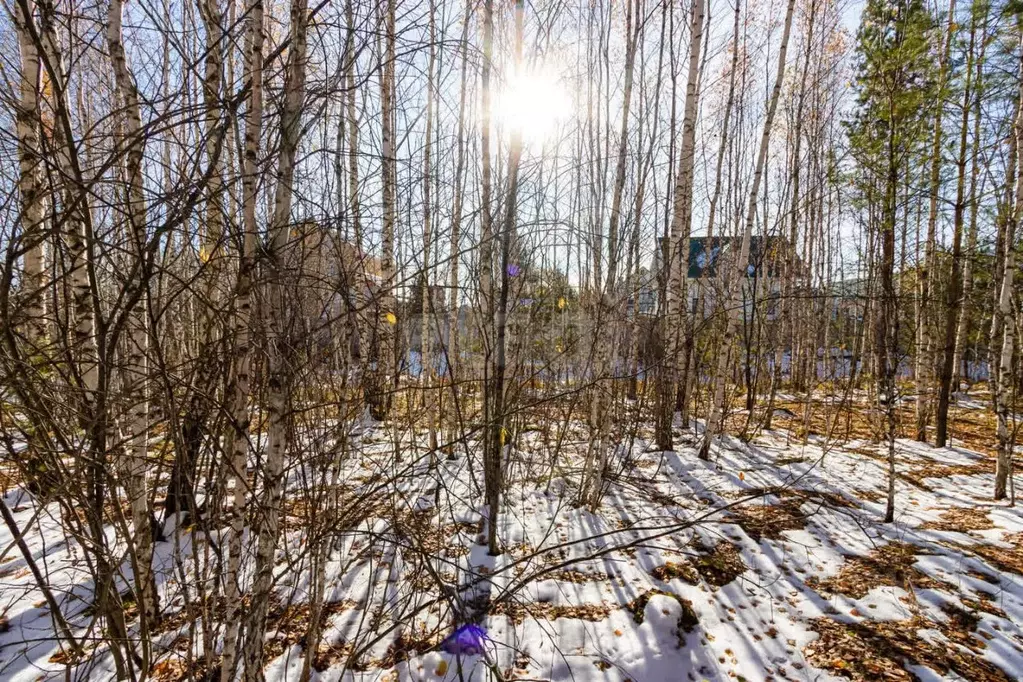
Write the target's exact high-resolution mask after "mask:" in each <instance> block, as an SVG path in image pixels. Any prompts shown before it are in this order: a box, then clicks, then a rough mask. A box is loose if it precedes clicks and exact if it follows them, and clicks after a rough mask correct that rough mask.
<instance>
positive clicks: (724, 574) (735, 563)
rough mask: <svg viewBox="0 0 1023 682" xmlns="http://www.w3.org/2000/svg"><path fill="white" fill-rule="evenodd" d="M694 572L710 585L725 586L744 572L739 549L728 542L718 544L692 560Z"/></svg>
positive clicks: (744, 568)
mask: <svg viewBox="0 0 1023 682" xmlns="http://www.w3.org/2000/svg"><path fill="white" fill-rule="evenodd" d="M693 566H694V568H696V572H697V573H699V574H700V575H701V576H703V579H704V580H706V581H707V582H708V583H710V584H711V585H716V586H718V587H720V586H722V585H727V584H728V583H730V582H732V581H733V580H735V579H736V578H738V577H739V576H740V575H742V574H743V573H745V572H746V563H745V562H744V561H743V560H742V556H741V555H740V554H739V548H738V547H736V546H735V545H733V544H732V543H730V542H719V543H718V544H716V545H714V547H713V548H711V549H709V550H708V551H706V552H704V553H702V554H700V555H699V556H698V557H696V558H695V559H693Z"/></svg>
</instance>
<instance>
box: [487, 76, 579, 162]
mask: <svg viewBox="0 0 1023 682" xmlns="http://www.w3.org/2000/svg"><path fill="white" fill-rule="evenodd" d="M571 114H572V99H571V97H569V95H568V92H567V90H566V89H565V87H564V84H563V83H562V82H561V80H560V79H559V78H558V77H557V76H556V75H555V74H554V73H552V72H551V71H549V70H547V69H528V70H525V71H523V72H521V73H519V74H517V75H515V76H513V77H512V78H511V79H510V80H509V81H508V82H506V83H505V84H504V86H503V87H502V88H501V89H500V90H499V91H498V93H497V96H496V97H495V98H494V120H495V122H496V123H497V125H498V127H499V128H500V129H501V130H502V132H503V133H504V134H505V135H511V134H512V133H513V132H515V131H518V132H520V133H521V134H522V141H523V143H524V144H526V145H542V144H544V143H545V142H546V141H547V140H549V139H550V138H551V137H552V136H553V134H554V133H555V132H556V131H557V130H558V128H559V126H560V125H561V124H562V123H564V122H565V121H566V120H568V119H569V117H570V116H571Z"/></svg>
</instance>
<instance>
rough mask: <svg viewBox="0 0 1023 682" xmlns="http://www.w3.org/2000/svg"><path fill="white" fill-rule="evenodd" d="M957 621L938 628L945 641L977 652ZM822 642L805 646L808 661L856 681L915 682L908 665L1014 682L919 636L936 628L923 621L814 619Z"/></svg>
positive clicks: (978, 680)
mask: <svg viewBox="0 0 1023 682" xmlns="http://www.w3.org/2000/svg"><path fill="white" fill-rule="evenodd" d="M964 624H965V625H968V622H967V623H964V622H963V621H960V620H958V619H950V620H949V623H948V624H947V625H946V626H944V627H939V629H940V630H941V631H942V634H944V635H945V636H946V637H948V636H949V635H950V634H953V635H954V636H953V637H949V638H950V639H952V640H953V641H955V642H957V643H960V644H965V643H966V641H964V640H968V641H969V642H970V644H969V646H970V649H971V650H973V651H977V650H978V649H979V648H982V647H983V644H982V643H981V642H980V640H978V639H976V638H973V637H972V636H970V635H969V631H968V630H966V629H965V628H964V627H963V625H964ZM811 627H812V629H814V630H816V631H817V632H818V633H819V634H820V638H819V639H817V640H815V641H813V642H811V643H810V644H808V645H806V646H805V647H804V648H803V653H804V654H805V655H806V659H807V660H808V661H810V663H812V664H813V665H814V666H815V667H817V668H821V669H823V670H827V671H828V672H831V673H833V674H835V675H839V676H841V677H845V678H847V679H850V680H856V681H857V682H873V681H874V680H893V681H896V680H897V681H905V682H915V681H917V680H919V679H920V678H918V677H917V676H916V675H914V674H913V673H911V672H909V671H908V670H906V666H911V665H923V666H927V667H928V668H931V669H932V670H935V671H937V672H939V673H942V674H944V673H948V672H949V671H953V672H955V673H956V674H958V675H960V676H961V677H962V678H964V679H967V680H971V682H1011V680H1012V678H1011V677H1009V676H1008V675H1006V674H1005V672H1003V671H1002V670H1001V669H999V668H997V667H996V666H994V665H993V664H991V663H988V662H987V661H986V660H984V659H983V658H981V657H980V656H979V655H973V654H972V653H969V652H968V651H964V650H963V649H962V648H960V647H957V646H935V645H934V644H931V643H930V642H928V641H926V640H924V639H922V638H921V637H920V636H919V635H917V631H918V630H921V629H927V628H934V627H935V624H934V623H931V622H930V621H927V620H924V619H922V618H919V617H917V618H913V619H910V620H902V621H863V622H860V623H852V624H849V623H839V622H836V621H834V620H832V619H830V618H816V619H814V620H813V621H811Z"/></svg>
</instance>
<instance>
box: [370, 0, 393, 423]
mask: <svg viewBox="0 0 1023 682" xmlns="http://www.w3.org/2000/svg"><path fill="white" fill-rule="evenodd" d="M394 4H395V0H387V2H385V3H384V18H383V20H384V44H385V48H384V49H385V52H384V55H383V64H382V71H383V72H382V74H381V77H380V131H381V133H380V134H381V138H380V140H381V141H380V175H381V177H380V184H381V189H382V194H381V200H382V202H383V207H382V208H383V233H382V236H381V245H380V248H381V250H382V253H381V254H380V277H381V280H382V282H381V285H380V293H379V296H380V311H381V314H382V319H379V320H378V322H377V324H378V325H379V329H380V334H379V338H380V350H379V353H378V356H377V364H376V371H375V373H374V374H375V378H374V380H373V393H372V395H371V396H370V410H371V412H372V415H373V418H374V419H376V420H378V421H379V420H383V419H386V418H387V415H388V414H389V413H390V410H391V397H392V394H393V392H394V389H395V388H396V387H397V383H398V368H397V366H396V365H395V361H396V356H397V349H396V345H395V342H396V338H395V336H396V335H395V326H396V323H397V314H398V311H397V300H396V298H395V295H394V284H395V278H394V221H395V186H394V185H395V180H396V176H395V156H394V120H395V119H394V60H395V54H394V50H395V35H394V31H395V27H394V21H395V19H394V11H395V10H394Z"/></svg>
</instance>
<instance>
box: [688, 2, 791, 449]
mask: <svg viewBox="0 0 1023 682" xmlns="http://www.w3.org/2000/svg"><path fill="white" fill-rule="evenodd" d="M795 4H796V3H795V0H789V3H788V7H787V8H786V10H785V28H784V30H783V32H782V38H781V47H780V48H779V50H778V71H777V74H776V75H775V79H774V87H773V88H772V90H771V99H770V103H769V104H768V106H767V117H766V118H765V119H764V130H763V132H762V133H761V136H760V150H759V151H758V152H757V165H756V168H755V170H754V172H753V183H752V186H751V188H750V194H749V205H748V207H747V209H746V224H745V228H744V230H743V233H742V244H741V246H740V247H739V253H738V254H737V256H736V261H735V264H734V267H735V271H734V275H733V276H734V280H733V281H732V283H731V286H730V291H729V292H728V303H727V305H726V307H725V310H726V315H727V322H726V326H725V335H724V337H723V338H722V340H721V344H720V347H719V349H718V359H717V371H716V373H715V375H714V388H713V392H712V394H711V395H712V398H711V400H712V402H711V408H710V409H711V412H710V418H709V419H708V421H707V429H706V431H705V432H704V437H703V443H702V445H701V446H700V458H701V459H709V458H710V446H711V443H712V442H713V441H714V439H715V438H716V437H717V435H718V433H719V432H720V431H721V426H722V422H723V421H724V412H725V380H726V379H727V377H728V352H729V349H730V348H731V346H732V341H733V340H734V338H735V333H736V330H737V328H738V325H739V315H740V314H741V312H742V308H743V306H742V287H743V281H744V280H745V278H746V264H747V263H748V262H749V249H750V240H751V238H752V236H753V224H754V222H755V221H756V212H757V197H758V194H759V192H760V183H761V181H762V178H763V175H764V166H765V165H766V164H767V149H768V146H769V143H770V140H771V126H772V125H773V124H774V114H775V112H776V111H777V109H778V99H779V97H780V96H781V88H782V82H783V81H784V79H785V56H786V53H787V52H788V46H789V35H790V34H791V32H792V13H793V11H794V9H795Z"/></svg>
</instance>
